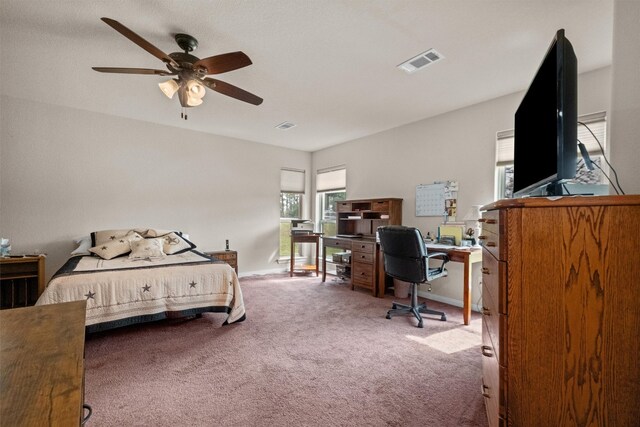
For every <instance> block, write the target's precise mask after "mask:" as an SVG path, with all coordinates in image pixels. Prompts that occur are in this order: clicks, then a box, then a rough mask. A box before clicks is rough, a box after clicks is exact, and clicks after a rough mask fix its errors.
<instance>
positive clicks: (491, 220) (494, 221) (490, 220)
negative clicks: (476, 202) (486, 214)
mask: <svg viewBox="0 0 640 427" xmlns="http://www.w3.org/2000/svg"><path fill="white" fill-rule="evenodd" d="M485 222H486V223H487V224H495V223H497V222H498V221H496V220H495V219H490V218H487V220H486V221H485Z"/></svg>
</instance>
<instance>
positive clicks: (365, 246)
mask: <svg viewBox="0 0 640 427" xmlns="http://www.w3.org/2000/svg"><path fill="white" fill-rule="evenodd" d="M375 247H376V244H375V243H374V242H353V244H352V246H351V250H352V251H354V252H369V253H371V254H373V253H374V249H375Z"/></svg>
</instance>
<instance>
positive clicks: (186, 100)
mask: <svg viewBox="0 0 640 427" xmlns="http://www.w3.org/2000/svg"><path fill="white" fill-rule="evenodd" d="M101 19H102V20H103V21H104V22H105V23H106V24H107V25H109V26H110V27H112V28H113V29H114V30H116V31H117V32H119V33H120V34H122V35H123V36H125V37H126V38H128V39H129V40H131V41H132V42H134V43H135V44H137V45H138V46H140V47H141V48H143V49H144V50H146V51H147V52H149V53H150V54H152V55H153V56H155V57H156V58H158V59H160V60H161V61H162V62H164V64H165V66H166V67H167V70H154V69H150V68H116V67H92V68H93V69H94V70H96V71H99V72H101V73H121V74H151V75H156V76H176V77H175V78H172V79H170V80H167V81H166V82H163V83H160V84H159V86H160V90H162V92H163V93H164V94H165V95H166V96H167V97H169V98H173V95H175V94H176V93H177V94H178V99H179V100H180V105H181V106H182V113H181V117H182V118H184V119H185V120H186V119H187V114H186V112H185V109H186V108H189V107H195V106H198V105H200V104H202V97H204V95H205V92H206V89H205V87H208V88H209V89H211V90H214V91H216V92H218V93H221V94H223V95H227V96H230V97H232V98H235V99H239V100H240V101H244V102H248V103H249V104H253V105H260V104H262V101H263V100H262V98H260V97H259V96H256V95H254V94H252V93H249V92H247V91H246V90H243V89H240V88H239V87H236V86H234V85H231V84H229V83H225V82H223V81H221V80H217V79H213V78H211V77H206V76H207V75H209V74H221V73H226V72H228V71H233V70H237V69H239V68H242V67H246V66H247V65H251V64H252V62H251V60H250V59H249V57H248V56H247V55H245V54H244V53H243V52H229V53H224V54H221V55H215V56H210V57H208V58H203V59H200V58H197V57H195V56H193V55H191V54H190V52H192V51H193V50H195V49H196V48H197V47H198V40H196V39H195V38H194V37H192V36H190V35H188V34H176V35H175V40H176V43H178V46H180V48H181V49H182V50H183V51H184V52H173V53H170V54H168V55H167V54H166V53H164V52H163V51H161V50H160V49H158V48H157V47H155V46H154V45H152V44H151V43H149V42H148V41H147V40H145V39H143V38H142V37H140V36H139V35H138V34H136V33H134V32H133V31H131V30H130V29H129V28H127V27H125V26H124V25H122V24H121V23H120V22H118V21H116V20H114V19H110V18H101Z"/></svg>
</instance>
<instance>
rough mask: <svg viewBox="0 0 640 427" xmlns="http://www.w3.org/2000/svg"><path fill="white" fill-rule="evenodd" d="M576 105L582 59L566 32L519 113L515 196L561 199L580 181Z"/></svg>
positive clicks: (558, 35)
mask: <svg viewBox="0 0 640 427" xmlns="http://www.w3.org/2000/svg"><path fill="white" fill-rule="evenodd" d="M577 104H578V60H577V58H576V55H575V52H574V51H573V46H571V43H570V42H569V40H568V39H567V38H566V37H565V35H564V30H563V29H561V30H558V32H557V33H556V35H555V37H554V39H553V41H552V43H551V46H550V47H549V50H548V51H547V53H546V55H545V56H544V59H543V60H542V64H541V65H540V68H538V71H537V72H536V74H535V77H534V78H533V81H532V82H531V84H530V85H529V88H528V89H527V92H526V93H525V95H524V98H523V99H522V102H521V103H520V105H519V107H518V109H517V111H516V114H515V127H514V156H513V195H514V197H523V196H529V195H537V194H536V193H538V192H541V193H542V194H539V195H542V196H561V195H562V194H563V183H564V182H566V181H568V180H571V179H573V178H575V175H576V162H577V151H578V148H577V144H578V140H577V138H578V136H577V132H578V105H577ZM543 187H544V188H543Z"/></svg>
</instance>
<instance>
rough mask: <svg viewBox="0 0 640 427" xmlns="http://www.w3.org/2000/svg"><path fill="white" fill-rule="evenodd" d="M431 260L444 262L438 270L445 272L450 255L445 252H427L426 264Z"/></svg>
mask: <svg viewBox="0 0 640 427" xmlns="http://www.w3.org/2000/svg"><path fill="white" fill-rule="evenodd" d="M431 258H435V259H441V260H442V264H440V267H437V269H438V270H443V269H444V265H445V264H446V263H448V262H449V255H447V254H445V253H444V252H427V256H426V257H425V262H427V263H428V262H429V260H430V259H431ZM427 265H428V264H427Z"/></svg>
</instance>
